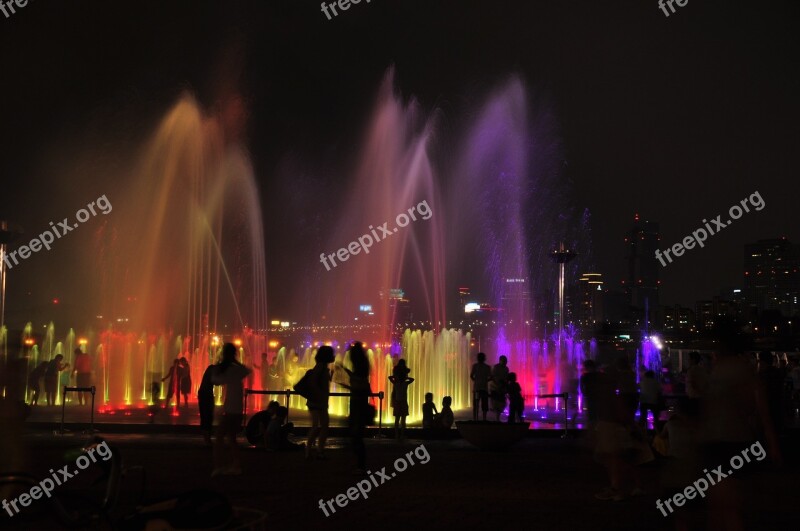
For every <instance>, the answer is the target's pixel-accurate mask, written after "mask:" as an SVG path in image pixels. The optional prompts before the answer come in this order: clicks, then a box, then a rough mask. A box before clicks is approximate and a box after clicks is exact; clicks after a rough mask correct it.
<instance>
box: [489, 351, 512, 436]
mask: <svg viewBox="0 0 800 531" xmlns="http://www.w3.org/2000/svg"><path fill="white" fill-rule="evenodd" d="M508 373H509V370H508V358H506V357H505V356H500V362H499V363H497V364H496V365H495V366H494V367H492V375H491V378H490V384H489V391H490V392H489V396H491V397H492V409H493V410H494V412H495V416H496V419H497V422H500V414H501V413H502V412H503V410H504V409H505V408H506V393H507V392H508Z"/></svg>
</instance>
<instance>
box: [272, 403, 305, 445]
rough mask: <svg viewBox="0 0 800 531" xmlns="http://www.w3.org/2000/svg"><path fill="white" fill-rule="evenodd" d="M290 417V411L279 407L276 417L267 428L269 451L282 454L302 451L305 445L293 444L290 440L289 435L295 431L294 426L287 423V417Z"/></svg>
mask: <svg viewBox="0 0 800 531" xmlns="http://www.w3.org/2000/svg"><path fill="white" fill-rule="evenodd" d="M288 415H289V410H288V409H286V408H285V407H284V406H279V407H278V409H277V410H276V412H275V416H274V417H272V420H271V421H270V422H269V426H268V427H267V448H268V449H269V450H272V451H275V452H280V451H287V450H302V449H303V445H302V444H297V443H293V442H292V441H290V440H289V434H290V433H292V430H293V429H294V424H292V423H291V422H286V417H287V416H288Z"/></svg>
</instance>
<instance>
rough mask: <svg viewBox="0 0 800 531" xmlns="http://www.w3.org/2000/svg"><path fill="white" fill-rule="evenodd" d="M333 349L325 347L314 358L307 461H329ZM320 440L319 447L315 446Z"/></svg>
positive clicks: (310, 385)
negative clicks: (327, 442)
mask: <svg viewBox="0 0 800 531" xmlns="http://www.w3.org/2000/svg"><path fill="white" fill-rule="evenodd" d="M333 360H334V352H333V347H331V346H328V345H323V346H321V347H319V350H317V354H316V355H315V356H314V367H313V368H312V369H310V370H309V373H310V374H309V388H308V389H309V396H308V400H307V401H306V407H308V412H309V413H310V414H311V429H310V430H308V442H307V443H306V459H313V458H314V457H316V458H317V459H327V457H326V456H325V443H326V441H327V440H328V425H329V423H330V417H329V416H328V399H329V396H330V382H331V376H332V373H331V371H330V369H329V368H328V365H330V364H331V363H333ZM317 438H319V447H317V446H315V445H316V443H317Z"/></svg>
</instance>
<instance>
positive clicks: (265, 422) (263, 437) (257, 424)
mask: <svg viewBox="0 0 800 531" xmlns="http://www.w3.org/2000/svg"><path fill="white" fill-rule="evenodd" d="M279 407H280V404H279V403H278V401H277V400H272V401H271V402H270V403H269V404H267V409H264V410H262V411H259V412H258V413H256V414H255V415H253V416H252V417H250V420H248V421H247V427H246V428H245V432H244V433H245V437H246V438H247V442H249V443H250V444H252V445H253V446H258V447H261V448H267V447H269V445H268V444H267V428H268V427H269V423H270V422H272V419H273V418H274V417H275V414H276V413H277V412H278V408H279Z"/></svg>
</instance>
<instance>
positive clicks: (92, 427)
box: [61, 385, 96, 434]
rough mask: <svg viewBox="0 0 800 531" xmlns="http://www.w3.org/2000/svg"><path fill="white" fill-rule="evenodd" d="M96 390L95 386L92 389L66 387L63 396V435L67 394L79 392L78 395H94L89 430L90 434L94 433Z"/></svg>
mask: <svg viewBox="0 0 800 531" xmlns="http://www.w3.org/2000/svg"><path fill="white" fill-rule="evenodd" d="M95 391H96V388H95V386H91V387H67V386H66V385H65V386H64V391H63V392H62V395H61V433H62V434H63V433H64V413H65V409H66V407H67V392H77V393H92V424H91V426H90V428H89V431H90V432H93V431H94V394H95Z"/></svg>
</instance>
